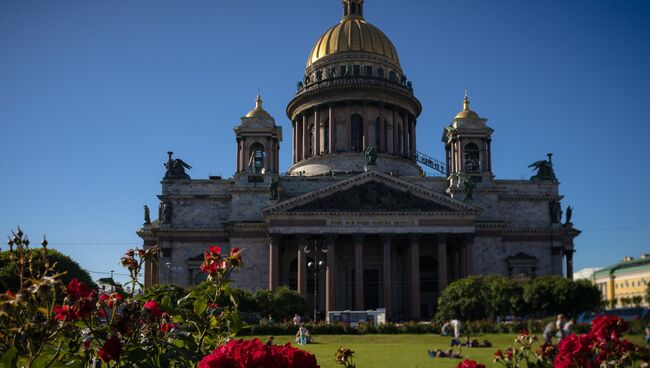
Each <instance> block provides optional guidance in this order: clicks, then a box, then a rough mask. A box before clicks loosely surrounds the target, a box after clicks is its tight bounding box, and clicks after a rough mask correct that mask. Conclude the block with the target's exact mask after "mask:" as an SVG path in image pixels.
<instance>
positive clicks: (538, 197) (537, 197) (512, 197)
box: [499, 193, 564, 202]
mask: <svg viewBox="0 0 650 368" xmlns="http://www.w3.org/2000/svg"><path fill="white" fill-rule="evenodd" d="M562 198H564V196H563V195H559V194H526V193H522V194H501V195H499V200H501V201H544V202H546V201H554V200H555V201H560V200H562Z"/></svg>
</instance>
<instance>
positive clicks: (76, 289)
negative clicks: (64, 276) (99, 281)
mask: <svg viewBox="0 0 650 368" xmlns="http://www.w3.org/2000/svg"><path fill="white" fill-rule="evenodd" d="M92 294H93V291H92V290H90V288H88V286H86V284H84V283H83V282H79V280H77V279H72V280H70V283H68V295H69V296H70V297H72V298H74V299H81V298H89V297H91V296H92Z"/></svg>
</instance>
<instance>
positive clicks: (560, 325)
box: [543, 314, 575, 344]
mask: <svg viewBox="0 0 650 368" xmlns="http://www.w3.org/2000/svg"><path fill="white" fill-rule="evenodd" d="M574 324H575V320H574V319H573V318H571V319H569V320H567V318H566V317H565V316H564V314H558V315H557V317H556V318H555V321H550V322H549V323H547V324H546V326H544V333H543V336H544V342H546V343H549V344H552V343H553V336H555V337H557V342H558V343H560V341H562V339H563V338H565V337H567V336H569V335H571V334H572V333H573V332H572V331H571V329H572V328H573V325H574Z"/></svg>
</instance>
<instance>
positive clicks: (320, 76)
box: [316, 70, 323, 82]
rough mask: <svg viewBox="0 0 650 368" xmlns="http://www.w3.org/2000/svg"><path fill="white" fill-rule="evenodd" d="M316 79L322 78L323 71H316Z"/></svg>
mask: <svg viewBox="0 0 650 368" xmlns="http://www.w3.org/2000/svg"><path fill="white" fill-rule="evenodd" d="M316 80H318V81H319V82H320V81H321V80H323V71H322V70H318V71H316Z"/></svg>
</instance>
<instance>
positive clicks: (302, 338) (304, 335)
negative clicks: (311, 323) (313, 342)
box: [296, 323, 309, 345]
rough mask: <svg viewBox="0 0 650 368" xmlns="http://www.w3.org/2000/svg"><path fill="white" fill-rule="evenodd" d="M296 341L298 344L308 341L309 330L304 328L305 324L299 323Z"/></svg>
mask: <svg viewBox="0 0 650 368" xmlns="http://www.w3.org/2000/svg"><path fill="white" fill-rule="evenodd" d="M296 343H298V345H305V344H308V343H309V331H307V329H306V328H305V324H304V323H301V324H300V328H298V332H296Z"/></svg>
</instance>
